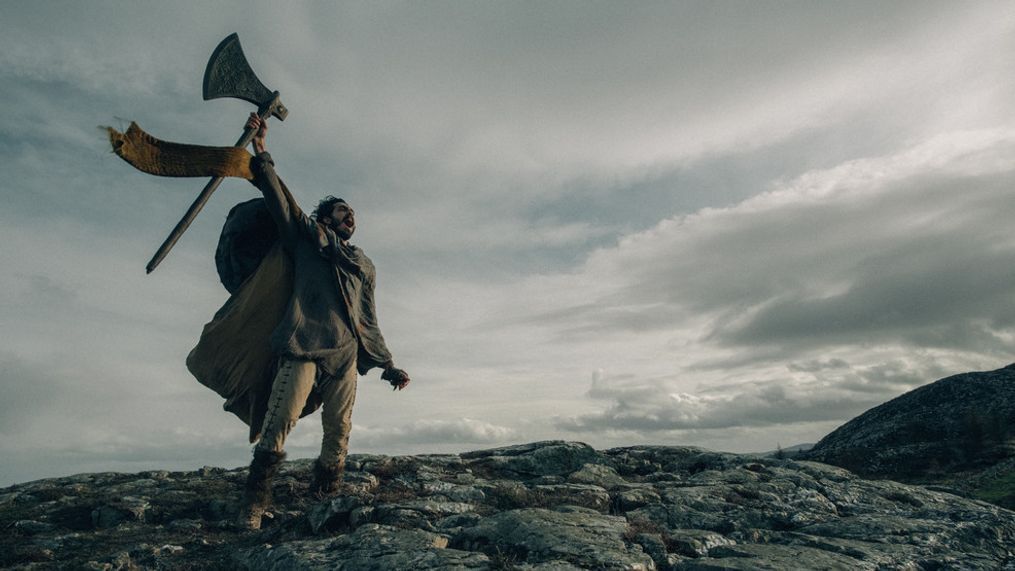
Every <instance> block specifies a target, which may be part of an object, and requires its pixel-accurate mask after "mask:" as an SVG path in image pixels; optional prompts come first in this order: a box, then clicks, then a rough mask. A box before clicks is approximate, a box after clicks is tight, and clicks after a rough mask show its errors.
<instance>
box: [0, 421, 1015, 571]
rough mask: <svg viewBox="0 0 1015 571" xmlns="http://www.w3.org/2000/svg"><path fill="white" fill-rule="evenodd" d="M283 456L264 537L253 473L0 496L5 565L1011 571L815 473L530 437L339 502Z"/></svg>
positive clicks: (360, 460)
mask: <svg viewBox="0 0 1015 571" xmlns="http://www.w3.org/2000/svg"><path fill="white" fill-rule="evenodd" d="M310 469H311V461H309V460H297V461H291V462H286V463H285V464H284V465H283V467H282V469H281V471H280V474H279V477H278V478H276V480H275V483H274V490H273V491H274V495H275V506H274V508H273V510H272V514H273V517H272V518H271V519H268V520H266V522H265V526H264V529H262V530H261V531H257V532H244V531H240V530H238V529H236V528H234V527H233V525H232V521H233V520H234V519H235V515H236V513H237V510H238V506H239V501H240V489H241V487H242V482H243V480H244V478H245V477H246V469H245V468H239V469H234V470H226V469H222V468H203V469H201V470H198V471H195V472H164V471H163V472H142V473H140V474H115V473H99V474H82V475H77V476H71V477H67V478H54V479H47V480H38V481H35V482H29V483H25V484H19V485H16V486H12V487H9V488H5V489H2V490H0V525H2V526H3V528H4V532H5V533H4V534H3V535H2V536H0V567H3V568H13V569H104V570H127V569H294V570H295V569H378V570H380V569H666V570H670V569H673V570H676V569H850V570H853V569H871V570H874V569H914V570H919V569H928V570H929V569H1012V570H1015V512H1012V511H1009V510H1006V509H1004V508H1001V507H999V506H996V505H993V504H988V503H985V502H980V501H975V500H970V499H965V498H962V497H959V496H955V495H951V494H949V493H946V492H943V491H934V490H930V489H927V488H922V487H919V486H915V485H906V484H900V483H896V482H892V481H888V480H879V481H872V480H864V479H861V478H859V477H857V476H855V475H853V474H852V473H850V472H848V471H846V470H844V469H841V468H836V467H832V466H829V465H825V464H819V463H817V462H807V461H795V460H792V459H776V458H761V457H757V456H749V455H737V454H728V453H720V452H712V451H709V450H704V449H701V448H695V447H680V446H674V447H662V446H633V447H627V448H616V449H611V450H603V451H597V450H594V449H592V448H591V447H589V446H587V445H585V444H582V443H579V442H563V441H550V442H536V443H531V444H524V445H519V446H510V447H504V448H497V449H492V450H482V451H477V452H469V453H463V454H460V455H454V454H452V455H420V456H397V457H392V456H381V455H352V456H350V457H349V462H348V466H347V475H346V479H345V485H344V490H343V493H342V494H341V495H339V496H336V497H333V498H329V499H325V500H319V499H316V498H313V497H312V496H310V495H309V494H308V493H307V484H308V483H309V481H310Z"/></svg>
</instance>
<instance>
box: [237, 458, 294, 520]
mask: <svg viewBox="0 0 1015 571" xmlns="http://www.w3.org/2000/svg"><path fill="white" fill-rule="evenodd" d="M284 459H285V452H275V451H274V450H262V449H260V448H255V449H254V460H253V461H252V462H251V463H250V472H249V473H248V474H247V485H246V486H245V487H244V489H243V507H241V508H240V515H239V522H238V523H239V525H240V527H241V528H244V529H251V530H254V529H261V519H262V518H263V517H264V513H265V511H266V510H267V509H268V507H269V506H270V505H271V481H272V479H273V478H274V477H275V473H276V472H278V467H279V464H281V463H282V460H284Z"/></svg>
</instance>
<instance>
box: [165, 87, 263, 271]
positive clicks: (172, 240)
mask: <svg viewBox="0 0 1015 571" xmlns="http://www.w3.org/2000/svg"><path fill="white" fill-rule="evenodd" d="M278 101H279V97H278V92H277V91H276V92H275V97H274V98H273V99H272V101H270V102H269V103H268V104H267V105H265V106H264V107H262V108H261V109H260V110H259V111H258V113H257V114H258V116H260V117H261V120H262V121H266V120H267V119H268V117H270V116H271V115H272V113H273V112H274V111H275V107H276V106H277V105H278ZM254 134H255V130H254V129H250V128H248V127H244V129H243V135H242V136H240V138H239V139H238V140H237V141H236V144H235V145H233V146H234V147H239V148H241V149H242V148H243V147H246V146H247V145H249V144H250V141H252V140H253V139H254ZM221 182H222V177H220V176H217V177H213V178H212V179H211V180H209V181H208V184H206V185H204V188H203V189H201V194H199V195H197V198H196V199H194V202H193V203H192V204H191V205H190V208H188V209H187V213H186V214H184V215H183V218H181V219H180V221H179V222H177V223H176V227H175V228H173V231H172V232H170V233H169V236H168V237H167V238H166V240H165V242H162V245H161V246H159V249H158V251H156V252H155V255H154V256H152V259H151V261H149V262H148V265H147V266H145V270H147V273H149V274H150V273H152V272H153V271H155V268H157V267H158V266H159V264H160V263H162V260H163V259H164V258H165V257H166V256H167V255H168V254H169V250H172V249H173V246H175V245H176V242H177V241H178V240H179V239H180V236H183V233H184V232H186V231H187V228H189V227H190V224H191V222H193V221H194V218H196V217H197V213H198V212H201V209H202V208H204V205H205V204H206V203H207V202H208V199H210V198H211V193H213V192H215V189H216V188H218V186H219V184H220V183H221Z"/></svg>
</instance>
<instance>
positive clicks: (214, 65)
mask: <svg viewBox="0 0 1015 571" xmlns="http://www.w3.org/2000/svg"><path fill="white" fill-rule="evenodd" d="M203 95H204V100H205V101H207V100H209V99H218V98H219V97H235V98H237V99H243V100H245V101H249V102H251V103H253V104H254V105H256V106H257V114H258V116H259V117H260V118H261V120H262V121H263V120H265V119H267V118H268V117H269V116H275V117H277V118H278V120H279V121H284V120H285V118H286V116H287V115H288V114H289V110H288V109H286V108H285V105H282V102H281V101H280V100H279V95H278V92H277V91H274V92H273V91H270V90H269V89H268V88H267V87H265V86H264V84H263V83H261V80H259V79H257V76H256V75H254V70H252V69H250V64H248V63H247V58H246V57H244V55H243V49H242V48H241V47H240V38H239V36H237V35H236V34H232V35H230V36H229V37H227V38H226V39H224V40H222V43H220V44H219V45H218V47H217V48H215V51H214V52H212V54H211V58H209V59H208V67H206V68H205V70H204V88H203ZM254 134H255V131H254V130H253V129H249V128H245V129H244V130H243V135H242V136H241V137H240V138H239V140H237V141H236V144H235V145H234V146H235V147H240V148H243V147H246V146H247V145H248V144H250V141H251V140H252V139H253V138H254ZM221 182H222V177H214V178H212V179H211V180H209V181H208V184H206V185H204V189H203V190H201V194H199V195H198V196H197V199H195V200H194V203H193V204H191V205H190V208H189V209H188V210H187V213H186V214H184V215H183V218H182V219H180V221H179V222H178V223H177V224H176V227H175V228H173V231H172V233H170V234H169V237H168V238H166V241H165V242H163V243H162V245H161V246H159V250H158V251H157V252H155V255H154V256H152V259H151V261H150V262H148V266H147V267H146V269H147V270H148V273H149V274H150V273H152V271H154V270H155V268H156V267H158V265H159V263H160V262H162V259H163V258H165V257H166V255H167V254H168V253H169V250H170V249H172V247H173V245H174V244H176V241H177V240H179V239H180V236H182V235H183V233H184V232H186V230H187V228H189V227H190V223H191V222H193V221H194V218H195V217H197V213H198V212H200V211H201V209H202V208H203V207H204V205H205V203H206V202H208V199H209V198H211V193H213V192H215V189H216V188H218V185H219V183H221Z"/></svg>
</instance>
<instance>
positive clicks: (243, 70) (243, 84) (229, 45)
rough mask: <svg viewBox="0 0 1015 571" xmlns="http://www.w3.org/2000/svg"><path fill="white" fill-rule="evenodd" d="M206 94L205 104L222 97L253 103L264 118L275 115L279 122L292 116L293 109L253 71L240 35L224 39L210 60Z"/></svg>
mask: <svg viewBox="0 0 1015 571" xmlns="http://www.w3.org/2000/svg"><path fill="white" fill-rule="evenodd" d="M203 94H204V99H205V101H207V100H209V99H217V98H219V97H235V98H237V99H243V100H245V101H249V102H251V103H253V104H254V105H257V108H258V109H259V110H260V111H261V115H262V116H263V117H267V116H268V115H269V114H271V115H273V116H275V117H278V120H279V121H284V120H285V118H286V116H287V115H289V110H288V109H286V108H285V105H282V102H281V101H279V100H278V92H277V91H274V92H273V91H271V90H269V89H268V88H267V87H265V86H264V84H263V83H261V80H260V79H257V76H256V75H254V70H252V69H250V64H248V63H247V58H246V57H244V55H243V48H242V47H240V37H239V36H237V35H236V34H230V35H229V37H227V38H226V39H224V40H222V43H220V44H219V45H218V47H217V48H215V51H214V52H212V54H211V58H210V59H208V67H206V68H205V69H204V88H203Z"/></svg>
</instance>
